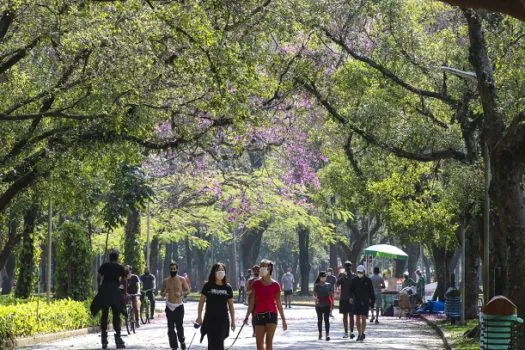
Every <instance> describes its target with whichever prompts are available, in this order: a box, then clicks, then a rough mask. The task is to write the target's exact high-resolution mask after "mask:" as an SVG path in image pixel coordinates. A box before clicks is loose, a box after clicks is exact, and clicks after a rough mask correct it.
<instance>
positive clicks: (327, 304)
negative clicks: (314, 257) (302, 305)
mask: <svg viewBox="0 0 525 350" xmlns="http://www.w3.org/2000/svg"><path fill="white" fill-rule="evenodd" d="M333 297H334V286H333V285H332V284H330V283H328V282H326V272H324V271H321V272H319V275H318V276H317V279H316V280H315V284H314V298H315V311H316V313H317V329H318V330H319V340H321V339H323V319H324V325H325V332H326V338H325V339H326V340H327V341H328V340H330V310H331V309H332V304H333V300H334V298H333Z"/></svg>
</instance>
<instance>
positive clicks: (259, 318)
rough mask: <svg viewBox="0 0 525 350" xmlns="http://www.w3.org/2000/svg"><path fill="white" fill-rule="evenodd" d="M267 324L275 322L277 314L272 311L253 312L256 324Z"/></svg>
mask: <svg viewBox="0 0 525 350" xmlns="http://www.w3.org/2000/svg"><path fill="white" fill-rule="evenodd" d="M267 324H277V314H275V313H273V312H262V313H258V314H255V325H256V326H265V325H267Z"/></svg>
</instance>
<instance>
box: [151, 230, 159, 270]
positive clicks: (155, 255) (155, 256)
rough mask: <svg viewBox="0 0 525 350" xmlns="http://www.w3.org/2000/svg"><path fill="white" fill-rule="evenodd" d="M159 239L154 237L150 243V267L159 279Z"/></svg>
mask: <svg viewBox="0 0 525 350" xmlns="http://www.w3.org/2000/svg"><path fill="white" fill-rule="evenodd" d="M158 261H159V237H158V236H153V239H152V240H151V242H150V255H149V266H150V272H151V273H152V274H154V275H155V277H156V278H159V272H160V271H159V265H158Z"/></svg>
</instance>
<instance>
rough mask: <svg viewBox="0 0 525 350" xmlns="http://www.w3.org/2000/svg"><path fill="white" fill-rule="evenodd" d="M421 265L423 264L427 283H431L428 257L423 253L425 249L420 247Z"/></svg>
mask: <svg viewBox="0 0 525 350" xmlns="http://www.w3.org/2000/svg"><path fill="white" fill-rule="evenodd" d="M421 252H422V258H423V265H425V275H426V276H427V283H432V282H433V281H432V274H431V273H430V265H431V261H430V259H429V258H428V257H427V256H426V255H425V250H424V249H422V251H421Z"/></svg>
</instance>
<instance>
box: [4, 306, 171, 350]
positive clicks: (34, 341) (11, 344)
mask: <svg viewBox="0 0 525 350" xmlns="http://www.w3.org/2000/svg"><path fill="white" fill-rule="evenodd" d="M162 315H164V312H156V313H155V318H159V317H160V316H162ZM112 329H113V327H112V325H111V324H108V330H110V331H112ZM99 332H100V327H88V328H80V329H73V330H70V331H63V332H57V333H47V334H38V335H34V336H30V337H20V338H14V339H13V340H11V341H4V342H3V343H2V342H0V349H4V348H5V349H16V348H22V347H27V346H33V345H38V344H42V343H48V342H55V341H59V340H63V339H67V338H72V337H78V336H82V335H87V334H93V333H99Z"/></svg>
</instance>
